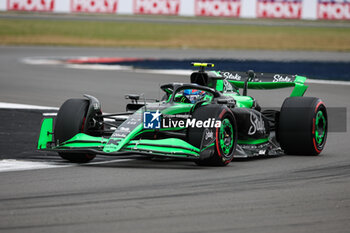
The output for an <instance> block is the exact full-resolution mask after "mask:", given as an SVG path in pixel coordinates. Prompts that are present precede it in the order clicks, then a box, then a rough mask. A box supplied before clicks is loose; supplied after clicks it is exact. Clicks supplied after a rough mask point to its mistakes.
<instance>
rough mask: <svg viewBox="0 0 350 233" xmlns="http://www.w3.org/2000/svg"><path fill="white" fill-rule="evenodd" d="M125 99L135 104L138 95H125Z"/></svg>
mask: <svg viewBox="0 0 350 233" xmlns="http://www.w3.org/2000/svg"><path fill="white" fill-rule="evenodd" d="M125 99H130V100H131V103H133V104H137V101H138V100H139V99H140V95H138V94H127V95H125Z"/></svg>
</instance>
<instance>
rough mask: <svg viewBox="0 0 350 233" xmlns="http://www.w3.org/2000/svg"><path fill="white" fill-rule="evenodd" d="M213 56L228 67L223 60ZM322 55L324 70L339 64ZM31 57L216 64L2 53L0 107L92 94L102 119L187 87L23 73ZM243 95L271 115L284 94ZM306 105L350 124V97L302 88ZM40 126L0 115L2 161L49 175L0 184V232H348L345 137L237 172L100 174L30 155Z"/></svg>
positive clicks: (349, 167)
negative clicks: (45, 165) (131, 96)
mask: <svg viewBox="0 0 350 233" xmlns="http://www.w3.org/2000/svg"><path fill="white" fill-rule="evenodd" d="M238 53H241V54H242V55H247V54H248V55H249V54H250V53H251V54H253V53H254V52H244V51H241V52H236V53H232V54H234V55H232V54H231V57H233V56H237V54H238ZM255 53H256V54H257V56H266V57H267V56H273V54H274V53H273V52H265V53H257V52H255ZM281 54H282V53H281ZM291 54H292V55H293V53H291ZM221 55H222V56H228V57H230V53H229V52H222V54H221ZM248 55H247V56H248ZM275 55H276V54H275ZM328 55H329V59H338V58H339V57H340V56H342V55H341V54H340V55H339V54H338V55H337V54H328ZM36 56H114V57H116V56H118V57H119V56H128V57H135V56H140V57H150V56H154V57H169V56H175V57H186V58H189V57H204V56H207V57H209V56H210V57H214V56H220V52H217V53H215V52H214V51H201V52H199V51H186V50H185V51H169V50H136V49H93V48H90V49H86V48H77V49H75V48H58V47H57V48H50V47H19V48H15V47H0V71H1V72H0V101H1V102H12V103H24V104H35V105H45V106H56V107H58V106H59V105H60V104H61V103H62V102H63V101H64V100H65V99H67V98H70V97H80V96H81V94H83V93H89V94H92V95H95V96H96V97H98V98H99V99H100V100H101V101H102V104H103V106H102V108H103V110H104V111H106V112H112V111H122V110H124V108H123V106H124V103H125V102H124V100H123V96H124V94H125V93H140V92H141V93H145V94H146V96H147V97H149V98H151V97H157V96H158V93H157V91H154V90H155V89H156V88H158V84H159V83H166V82H172V81H178V82H186V81H187V78H186V77H182V76H175V75H160V74H158V75H157V74H145V73H136V72H129V71H101V70H99V71H97V70H96V71H94V70H77V69H67V68H64V67H61V66H56V65H29V64H23V63H22V62H21V61H20V60H21V59H22V58H23V57H36ZM284 56H286V57H288V54H286V53H284ZM249 93H250V94H251V95H253V96H256V97H257V99H258V100H260V104H261V105H263V106H271V107H273V106H280V104H281V103H282V101H283V97H284V96H286V95H288V93H289V91H288V90H279V91H274V92H263V91H255V92H249ZM307 96H317V97H320V98H322V99H323V100H324V101H325V103H326V105H327V106H328V107H346V108H347V109H348V112H347V113H348V114H347V115H348V116H349V109H350V102H349V99H350V92H349V86H346V85H325V84H311V85H310V88H309V90H308V92H307ZM40 114H41V113H40V112H39V111H35V110H31V111H25V110H0V119H1V123H0V139H1V144H0V156H1V158H2V159H18V160H26V161H37V162H38V161H41V162H52V163H56V164H57V165H58V166H57V167H56V168H50V169H40V170H27V171H11V172H1V173H0V187H1V189H0V231H1V232H268V233H271V232H319V233H320V232H327V233H329V232H348V229H349V227H350V194H349V193H350V158H349V148H350V146H349V141H350V140H349V139H350V134H349V132H346V133H330V134H329V137H328V142H327V146H326V148H325V150H324V151H323V153H322V154H321V155H320V156H317V157H306V156H281V157H277V158H264V159H250V160H239V161H235V162H232V163H231V164H230V165H229V166H227V167H224V168H204V167H198V166H196V165H194V164H192V163H186V162H176V161H167V162H165V161H148V160H126V161H121V160H115V161H112V160H113V158H106V157H101V158H99V159H98V160H97V161H100V162H101V161H104V162H105V163H100V164H98V163H95V164H91V165H73V166H71V165H68V164H67V163H65V162H63V161H62V160H60V159H59V158H58V157H57V156H56V155H55V154H52V153H42V152H37V151H35V149H34V146H35V145H33V144H34V143H35V139H36V136H37V130H38V128H37V127H38V125H39V124H40V118H41V115H40ZM349 122H350V119H349V117H348V118H347V124H348V125H349ZM348 131H349V130H348ZM60 165H62V166H60Z"/></svg>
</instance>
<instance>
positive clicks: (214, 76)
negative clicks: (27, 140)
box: [38, 63, 327, 166]
mask: <svg viewBox="0 0 350 233" xmlns="http://www.w3.org/2000/svg"><path fill="white" fill-rule="evenodd" d="M193 65H194V66H198V67H200V70H199V71H198V72H193V73H192V74H191V77H190V83H169V84H164V85H162V86H161V89H162V90H163V91H164V96H163V98H162V99H161V100H153V101H146V99H145V98H141V96H140V95H126V98H127V99H130V100H131V103H129V104H127V106H126V111H125V112H121V113H113V114H103V113H102V111H101V104H100V102H99V101H98V100H97V99H96V98H95V97H93V96H89V95H85V98H84V99H69V100H67V101H66V102H65V103H63V105H62V106H61V107H60V109H59V111H58V113H57V116H50V117H45V118H44V119H43V122H42V126H41V130H40V137H39V140H38V149H39V150H45V151H55V152H58V153H59V155H60V156H61V157H62V158H64V159H66V160H69V161H71V162H79V163H80V162H89V161H91V160H92V159H93V158H94V157H95V156H96V155H99V154H100V155H110V156H122V157H123V158H125V157H150V158H154V157H157V158H172V159H179V160H190V161H194V162H196V163H197V164H198V165H208V166H224V165H227V164H228V163H230V162H231V160H232V159H233V158H234V157H252V156H273V155H281V154H303V155H318V154H319V153H321V151H322V150H323V148H324V145H325V143H326V139H327V111H326V107H325V105H324V103H323V102H322V101H321V100H320V99H318V98H314V97H303V95H304V93H305V91H306V89H307V86H306V85H305V84H304V82H305V80H306V78H305V77H302V76H297V75H295V76H294V75H280V74H256V73H254V72H253V71H248V72H220V71H205V67H213V66H214V65H213V64H209V63H193ZM285 87H294V89H293V91H292V93H291V95H290V97H288V98H286V99H285V101H284V103H283V105H282V107H281V108H280V109H277V110H276V109H262V108H261V107H260V105H259V104H258V102H257V101H256V100H255V99H254V98H253V97H251V96H249V95H248V94H247V92H248V89H275V88H285ZM239 89H242V90H241V92H240V91H239ZM185 90H199V91H200V92H201V93H204V94H203V95H202V96H201V97H200V98H197V99H195V100H190V99H189V98H188V96H185V95H184V92H185ZM144 112H159V113H161V118H162V122H163V121H164V122H165V121H166V120H169V119H171V120H169V122H170V121H173V122H174V121H179V120H183V121H186V120H190V121H191V120H193V119H195V120H197V121H198V120H199V121H202V122H205V121H208V120H210V121H215V122H220V123H221V124H220V125H219V127H218V126H213V124H208V125H200V126H202V127H197V126H198V125H195V124H192V125H190V126H191V127H188V125H187V126H184V125H174V126H171V124H170V126H168V127H161V128H145V126H144V119H143V116H144ZM192 123H193V122H192Z"/></svg>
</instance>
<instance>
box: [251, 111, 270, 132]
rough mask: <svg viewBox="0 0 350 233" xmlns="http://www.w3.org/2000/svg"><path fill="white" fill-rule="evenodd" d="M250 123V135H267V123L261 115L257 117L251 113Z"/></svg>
mask: <svg viewBox="0 0 350 233" xmlns="http://www.w3.org/2000/svg"><path fill="white" fill-rule="evenodd" d="M250 123H251V126H250V127H249V130H248V135H254V134H255V133H256V132H261V133H263V134H265V133H266V130H265V123H264V120H263V118H262V115H261V114H260V115H259V116H257V115H256V114H255V113H253V112H250Z"/></svg>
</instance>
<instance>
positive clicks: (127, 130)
mask: <svg viewBox="0 0 350 233" xmlns="http://www.w3.org/2000/svg"><path fill="white" fill-rule="evenodd" d="M119 130H120V131H124V132H130V128H127V127H120V129H119Z"/></svg>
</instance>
